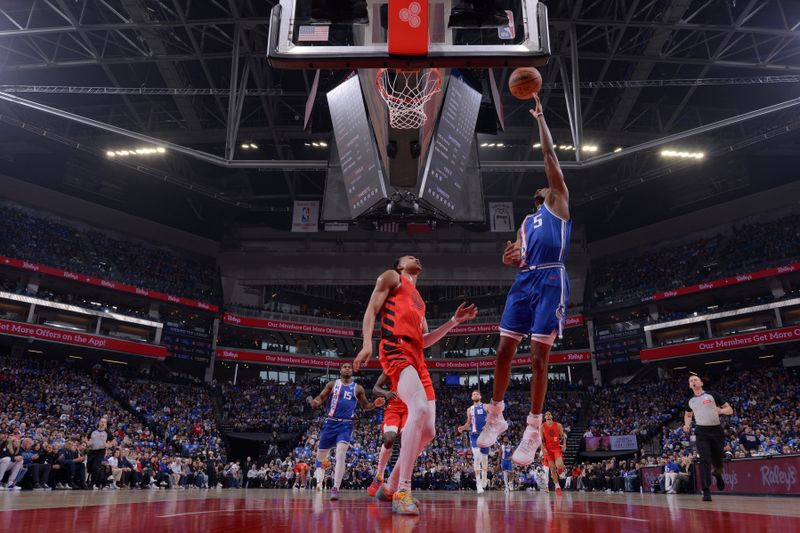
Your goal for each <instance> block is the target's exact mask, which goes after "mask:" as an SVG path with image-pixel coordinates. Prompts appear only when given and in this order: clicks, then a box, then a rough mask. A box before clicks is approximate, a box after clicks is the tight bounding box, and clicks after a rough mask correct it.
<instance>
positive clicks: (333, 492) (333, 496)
mask: <svg viewBox="0 0 800 533" xmlns="http://www.w3.org/2000/svg"><path fill="white" fill-rule="evenodd" d="M338 499H339V489H337V488H336V487H333V488H332V489H331V501H335V500H338Z"/></svg>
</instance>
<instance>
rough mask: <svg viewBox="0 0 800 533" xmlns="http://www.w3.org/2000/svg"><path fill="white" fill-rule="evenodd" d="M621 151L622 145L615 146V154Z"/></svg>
mask: <svg viewBox="0 0 800 533" xmlns="http://www.w3.org/2000/svg"><path fill="white" fill-rule="evenodd" d="M621 151H622V146H617V147H616V148H614V153H615V154H616V153H619V152H621Z"/></svg>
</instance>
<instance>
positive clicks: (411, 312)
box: [353, 255, 478, 515]
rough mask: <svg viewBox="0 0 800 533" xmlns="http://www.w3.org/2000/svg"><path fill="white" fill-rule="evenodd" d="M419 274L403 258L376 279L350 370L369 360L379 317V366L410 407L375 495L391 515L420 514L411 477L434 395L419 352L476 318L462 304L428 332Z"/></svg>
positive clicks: (426, 436)
mask: <svg viewBox="0 0 800 533" xmlns="http://www.w3.org/2000/svg"><path fill="white" fill-rule="evenodd" d="M421 273H422V263H421V262H420V260H419V259H417V258H416V257H413V256H410V255H405V256H403V257H401V258H399V259H398V260H397V261H395V264H394V269H392V270H387V271H386V272H384V273H383V274H381V275H380V276H379V277H378V281H377V282H376V283H375V289H374V290H373V291H372V296H371V297H370V299H369V305H368V306H367V310H366V311H365V312H364V321H363V326H362V338H363V339H364V344H363V347H362V348H361V351H360V352H358V355H357V356H356V359H355V361H354V362H353V367H354V368H355V369H356V370H358V368H359V367H360V366H361V365H363V364H364V363H366V362H367V361H368V360H369V358H370V357H372V351H373V349H372V331H373V328H374V327H375V317H376V315H378V314H379V313H380V316H381V340H380V345H379V348H378V354H379V358H380V362H381V366H382V367H383V371H384V372H385V373H386V375H387V376H388V377H389V379H390V380H391V381H392V383H394V384H396V387H397V396H398V397H399V398H400V399H401V400H402V401H403V403H405V404H406V407H407V408H408V419H407V421H406V427H405V431H404V435H403V442H402V444H401V445H400V458H399V459H398V461H397V464H396V465H395V468H394V469H393V470H392V474H391V475H390V476H389V480H388V481H387V483H385V484H384V485H381V487H380V488H379V489H378V492H377V494H376V496H377V497H379V498H381V499H387V498H388V497H389V495H390V494H391V495H392V510H393V511H394V512H396V513H399V514H414V515H416V514H419V508H418V507H417V504H416V502H415V501H414V500H413V499H412V498H411V474H412V472H413V470H414V464H415V463H416V461H417V458H418V457H419V455H420V453H422V450H424V449H425V446H427V445H428V443H429V442H430V441H431V440H433V436H434V434H435V431H436V428H435V421H436V395H435V394H434V391H433V384H432V383H431V377H430V374H429V373H428V368H427V366H426V365H425V355H424V354H423V350H424V349H425V348H427V347H429V346H431V345H433V344H435V343H436V342H438V341H439V340H440V339H441V338H442V337H444V336H445V335H447V333H448V332H449V331H450V330H451V329H452V328H453V327H454V326H455V325H457V324H460V323H461V322H464V321H467V320H472V319H473V318H475V316H476V315H477V314H478V309H477V308H476V307H475V306H474V305H470V306H467V305H466V304H461V305H460V306H459V307H458V309H457V310H456V312H455V314H454V315H453V317H452V318H451V319H450V320H448V321H447V322H445V323H444V324H443V325H441V326H439V327H438V328H437V329H436V330H434V331H432V332H428V323H427V321H426V320H425V301H424V300H423V299H422V296H420V294H419V292H418V291H417V287H416V285H417V278H418V277H419V275H420V274H421Z"/></svg>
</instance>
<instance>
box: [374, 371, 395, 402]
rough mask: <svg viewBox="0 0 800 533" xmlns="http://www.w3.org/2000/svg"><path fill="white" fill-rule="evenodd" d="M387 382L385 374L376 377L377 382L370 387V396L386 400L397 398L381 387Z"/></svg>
mask: <svg viewBox="0 0 800 533" xmlns="http://www.w3.org/2000/svg"><path fill="white" fill-rule="evenodd" d="M387 381H389V376H387V375H386V372H381V375H380V376H378V381H376V382H375V385H374V386H373V387H372V394H374V395H375V396H381V397H383V398H386V400H393V399H395V398H397V394H395V393H394V392H392V391H390V390H389V389H386V388H384V387H383V386H384V384H386V382H387Z"/></svg>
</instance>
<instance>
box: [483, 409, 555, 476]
mask: <svg viewBox="0 0 800 533" xmlns="http://www.w3.org/2000/svg"><path fill="white" fill-rule="evenodd" d="M532 416H533V415H528V427H526V428H525V433H523V434H522V442H520V443H519V446H517V449H516V450H514V453H513V455H511V461H512V462H513V463H514V464H515V465H519V466H528V465H529V464H531V463H532V462H533V459H534V457H535V456H536V451H537V450H538V449H539V446H541V445H542V437H541V434H540V433H539V426H538V425H536V426H534V425H533V424H532V423H531V421H532ZM539 423H541V421H539ZM487 424H488V422H487Z"/></svg>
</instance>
